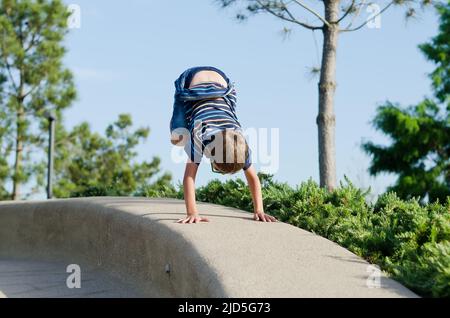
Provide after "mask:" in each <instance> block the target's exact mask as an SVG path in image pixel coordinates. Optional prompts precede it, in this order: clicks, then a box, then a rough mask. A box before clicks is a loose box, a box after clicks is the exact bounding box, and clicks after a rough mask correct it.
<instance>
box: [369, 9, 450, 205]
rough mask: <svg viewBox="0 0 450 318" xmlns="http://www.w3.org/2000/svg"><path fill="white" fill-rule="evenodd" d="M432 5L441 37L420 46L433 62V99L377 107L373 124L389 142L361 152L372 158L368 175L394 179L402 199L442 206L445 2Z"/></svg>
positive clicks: (447, 82)
mask: <svg viewBox="0 0 450 318" xmlns="http://www.w3.org/2000/svg"><path fill="white" fill-rule="evenodd" d="M437 7H438V11H439V13H440V15H441V18H440V21H441V23H440V33H439V34H438V35H437V36H436V37H434V38H433V39H432V40H431V42H430V43H426V44H423V45H421V46H420V48H421V49H422V51H423V53H424V54H425V55H426V57H427V58H428V59H429V60H430V61H432V62H434V63H435V64H436V69H435V70H434V71H433V72H432V73H431V75H430V77H431V79H432V84H433V89H434V93H435V96H436V98H435V99H430V98H428V99H425V100H424V101H422V102H420V103H419V104H418V105H416V106H414V107H409V108H407V109H403V108H401V107H400V106H399V105H396V104H393V103H391V102H386V103H385V104H384V105H381V106H380V107H378V109H377V114H376V116H375V118H374V120H373V125H374V127H375V128H376V129H377V130H379V131H381V132H383V133H384V134H385V135H387V136H389V137H390V139H391V140H392V143H391V145H389V146H382V145H376V144H374V143H372V142H366V143H364V144H363V149H364V151H365V152H366V153H367V154H369V155H370V156H371V157H372V164H371V166H370V170H369V171H370V173H371V174H372V175H377V174H379V173H383V172H388V173H394V174H396V175H398V179H397V181H396V183H395V184H394V185H393V186H392V187H390V188H389V190H391V191H395V192H396V193H397V194H398V195H400V196H401V197H402V198H406V199H409V198H413V197H418V198H420V199H421V200H425V199H428V200H429V201H430V202H433V201H435V200H440V201H441V202H445V199H446V197H447V196H448V195H450V100H449V98H448V97H449V96H450V79H449V78H450V77H449V72H450V61H449V56H450V46H449V45H448V44H449V43H450V35H449V34H450V33H449V32H448V30H449V28H450V1H447V4H446V5H444V4H440V5H438V6H437Z"/></svg>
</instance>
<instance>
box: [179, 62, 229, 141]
mask: <svg viewBox="0 0 450 318" xmlns="http://www.w3.org/2000/svg"><path fill="white" fill-rule="evenodd" d="M200 71H215V72H217V73H219V74H220V75H221V76H222V77H223V78H224V79H225V81H226V82H227V84H228V88H227V89H226V91H227V92H223V91H218V92H217V93H215V94H213V95H211V94H209V95H208V96H200V95H198V94H197V95H193V94H192V92H190V91H189V84H190V83H191V81H192V79H193V78H194V75H195V74H196V73H198V72H200ZM174 84H175V95H174V103H173V113H172V119H171V120H170V132H171V133H173V132H180V131H185V129H187V128H188V127H187V121H186V111H187V109H188V107H190V106H191V105H192V102H193V101H197V100H201V99H204V98H218V97H223V96H225V95H226V94H227V93H229V91H231V90H232V88H233V86H234V85H233V84H232V83H230V79H229V78H228V77H227V76H226V74H225V73H224V72H223V71H221V70H219V69H218V68H215V67H213V66H197V67H192V68H189V69H187V70H186V71H184V72H183V73H182V74H181V75H180V76H179V77H178V79H177V80H176V81H175V83H174Z"/></svg>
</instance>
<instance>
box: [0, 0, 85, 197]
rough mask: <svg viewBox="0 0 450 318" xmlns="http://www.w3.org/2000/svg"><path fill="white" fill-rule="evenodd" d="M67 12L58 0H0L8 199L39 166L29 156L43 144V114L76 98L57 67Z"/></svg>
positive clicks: (1, 149)
mask: <svg viewBox="0 0 450 318" xmlns="http://www.w3.org/2000/svg"><path fill="white" fill-rule="evenodd" d="M68 16H69V13H68V11H67V8H66V6H65V5H64V4H63V3H62V2H61V1H60V0H39V1H36V0H0V33H1V41H0V86H1V88H0V95H1V97H0V124H1V127H2V128H1V130H0V156H1V157H2V158H4V160H2V161H1V162H0V192H1V193H3V194H5V193H6V190H5V187H4V183H5V182H6V181H7V180H9V181H12V183H13V184H14V189H13V193H12V197H13V198H14V199H18V198H20V197H21V193H20V189H19V188H20V185H21V184H23V183H26V182H27V181H28V180H30V178H31V176H33V175H34V171H35V169H39V165H40V163H36V162H34V161H33V160H32V156H31V154H32V153H35V152H36V151H37V150H38V149H40V148H42V147H43V146H44V145H43V143H44V142H45V139H43V138H42V135H43V134H42V132H44V131H46V129H47V125H48V123H47V120H46V118H45V116H44V114H45V112H47V111H53V112H55V114H56V116H57V117H58V119H60V117H61V112H62V111H63V110H64V109H66V108H67V107H69V106H70V104H71V103H72V101H73V100H74V99H75V97H76V92H75V87H74V84H73V78H72V73H71V72H70V71H69V70H67V69H66V68H64V66H63V58H64V55H65V53H66V49H65V48H64V47H63V45H62V43H63V40H64V36H65V35H66V33H67V18H68ZM11 163H13V164H11ZM36 164H37V165H36Z"/></svg>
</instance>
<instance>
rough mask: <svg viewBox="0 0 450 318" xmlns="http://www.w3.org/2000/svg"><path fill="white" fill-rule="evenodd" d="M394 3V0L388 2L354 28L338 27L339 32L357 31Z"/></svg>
mask: <svg viewBox="0 0 450 318" xmlns="http://www.w3.org/2000/svg"><path fill="white" fill-rule="evenodd" d="M394 3H395V0H393V1H391V2H389V4H388V5H386V6H385V7H384V8H383V9H382V10H381V11H380V12H378V13H377V14H375V15H374V16H373V17H372V18H370V19H368V20H367V21H366V22H364V23H362V24H361V25H359V26H357V27H356V28H353V29H349V28H348V27H347V28H345V29H340V30H339V32H353V31H357V30H359V29H361V28H362V27H364V26H365V25H367V23H369V22H370V21H372V20H373V19H375V18H376V17H378V16H380V15H381V14H382V13H383V12H384V11H386V10H387V9H389V7H390V6H391V5H393V4H394Z"/></svg>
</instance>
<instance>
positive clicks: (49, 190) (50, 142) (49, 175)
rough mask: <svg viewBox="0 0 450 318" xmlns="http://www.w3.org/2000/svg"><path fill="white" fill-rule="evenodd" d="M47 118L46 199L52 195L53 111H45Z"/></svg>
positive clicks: (54, 118) (54, 117)
mask: <svg viewBox="0 0 450 318" xmlns="http://www.w3.org/2000/svg"><path fill="white" fill-rule="evenodd" d="M45 117H47V119H48V167H47V199H51V198H52V197H53V192H52V189H53V157H54V151H55V120H56V116H55V115H54V114H53V113H46V114H45Z"/></svg>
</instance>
